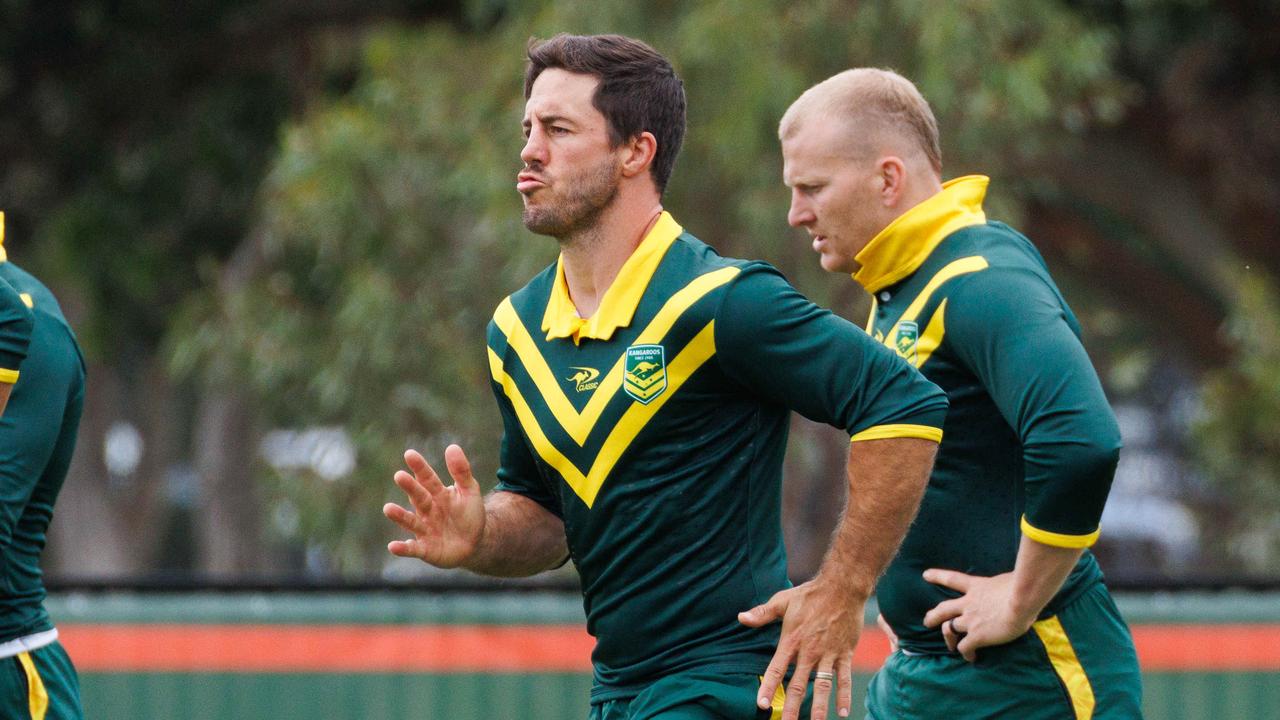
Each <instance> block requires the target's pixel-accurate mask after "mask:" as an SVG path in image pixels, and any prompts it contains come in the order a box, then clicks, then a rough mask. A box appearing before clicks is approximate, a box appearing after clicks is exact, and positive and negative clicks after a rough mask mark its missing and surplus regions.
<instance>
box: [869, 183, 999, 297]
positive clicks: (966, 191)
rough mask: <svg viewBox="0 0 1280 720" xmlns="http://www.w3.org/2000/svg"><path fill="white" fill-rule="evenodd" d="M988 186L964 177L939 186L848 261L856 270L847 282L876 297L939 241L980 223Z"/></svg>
mask: <svg viewBox="0 0 1280 720" xmlns="http://www.w3.org/2000/svg"><path fill="white" fill-rule="evenodd" d="M989 182H991V178H989V177H987V176H985V175H965V176H964V177H958V178H956V179H954V180H949V181H947V182H945V183H943V184H942V191H941V192H939V193H938V194H936V195H934V196H933V197H931V198H929V199H928V200H925V201H924V202H922V203H920V204H919V205H916V206H915V207H913V208H911V209H910V210H908V211H906V212H905V213H903V214H902V215H900V216H898V218H897V219H895V220H894V221H893V222H891V223H889V225H888V226H887V227H885V229H883V230H881V231H880V234H878V235H876V236H875V237H874V238H872V239H871V242H869V243H867V246H866V247H864V248H862V250H861V251H860V252H859V253H858V254H857V255H855V256H854V258H853V259H854V260H856V261H857V262H858V264H859V265H861V266H862V267H860V268H858V271H857V272H855V273H854V274H853V279H854V280H857V281H858V284H860V285H862V287H864V288H866V289H867V292H871V293H875V292H879V291H880V290H882V289H883V288H887V287H889V286H890V285H893V284H894V283H896V282H898V281H899V280H902V279H903V278H905V277H907V276H908V275H910V274H911V273H913V272H915V271H916V270H917V269H919V268H920V266H921V265H923V264H924V261H925V260H927V259H928V258H929V254H930V253H932V252H933V249H934V248H936V247H937V246H938V243H940V242H942V240H943V238H945V237H947V236H948V235H950V234H951V233H953V232H955V231H957V230H959V229H960V228H965V227H969V226H970V225H981V224H983V223H985V222H986V221H987V215H986V213H984V212H983V211H982V200H983V198H984V197H986V195H987V184H988V183H989Z"/></svg>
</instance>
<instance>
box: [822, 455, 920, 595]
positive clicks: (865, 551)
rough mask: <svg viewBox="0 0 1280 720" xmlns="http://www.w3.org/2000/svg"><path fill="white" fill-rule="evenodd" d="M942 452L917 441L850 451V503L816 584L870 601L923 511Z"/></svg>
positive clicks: (846, 506)
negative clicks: (923, 500) (936, 459)
mask: <svg viewBox="0 0 1280 720" xmlns="http://www.w3.org/2000/svg"><path fill="white" fill-rule="evenodd" d="M937 449H938V445H937V443H935V442H933V441H930V440H921V439H917V438H887V439H883V440H864V441H860V442H855V443H853V444H852V445H851V446H850V448H849V467H848V474H849V500H848V502H847V503H846V505H845V511H844V515H843V516H842V517H841V519H840V522H839V524H838V526H837V527H836V531H835V535H834V537H833V539H832V542H831V548H830V549H829V550H828V551H827V556H826V558H825V559H824V560H823V562H822V567H821V569H820V570H819V573H818V577H817V578H815V581H818V582H821V583H824V584H830V585H833V586H836V587H838V588H839V589H840V591H841V592H842V593H844V594H845V595H847V596H848V597H850V598H851V599H854V600H858V599H860V600H863V601H865V600H866V598H867V597H868V596H869V595H870V594H871V591H872V590H873V589H874V588H875V584H876V580H877V579H878V578H879V577H880V574H881V573H882V572H884V569H885V567H886V566H887V565H888V564H889V561H890V560H891V559H892V558H893V556H894V554H895V553H896V552H897V550H898V546H899V545H900V544H901V543H902V538H903V537H904V536H905V535H906V533H907V528H908V527H909V526H910V525H911V520H912V519H913V518H914V517H915V514H916V510H917V509H919V507H920V499H921V497H922V496H923V495H924V489H925V486H926V485H927V484H928V481H929V473H930V471H931V470H932V469H933V458H934V455H935V454H936V452H937Z"/></svg>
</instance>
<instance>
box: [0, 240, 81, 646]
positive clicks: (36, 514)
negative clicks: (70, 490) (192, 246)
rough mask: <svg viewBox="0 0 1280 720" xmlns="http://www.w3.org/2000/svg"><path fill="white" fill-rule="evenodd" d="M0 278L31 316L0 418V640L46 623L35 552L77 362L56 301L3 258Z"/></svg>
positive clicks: (57, 482) (76, 410)
mask: <svg viewBox="0 0 1280 720" xmlns="http://www.w3.org/2000/svg"><path fill="white" fill-rule="evenodd" d="M0 279H2V280H4V281H5V282H7V283H8V284H10V285H12V286H13V288H14V289H15V290H17V291H18V292H19V293H21V294H22V297H23V299H24V300H27V299H29V304H30V306H31V312H32V316H33V319H34V322H33V326H32V330H31V344H30V346H29V347H28V349H27V357H26V360H24V361H23V363H22V377H21V378H20V379H19V381H18V382H17V384H15V385H14V387H13V394H12V395H10V397H9V406H8V408H7V409H6V410H5V412H4V416H3V417H0V643H3V642H7V641H9V640H13V639H16V638H19V637H24V636H27V635H31V634H33V633H38V632H42V631H45V630H49V629H51V628H52V627H53V625H52V622H51V621H50V619H49V615H48V613H46V612H45V610H44V605H43V602H44V596H45V592H44V582H43V580H42V577H41V571H40V552H41V551H42V550H43V549H44V544H45V531H46V530H47V529H48V527H49V521H50V520H51V519H52V517H53V503H54V501H55V500H56V499H57V497H58V491H59V490H61V489H62V482H63V480H64V479H65V478H66V474H67V467H68V466H69V465H70V463H71V453H72V450H74V448H75V441H76V431H77V429H78V428H79V424H80V410H81V406H82V405H83V402H84V362H83V360H82V359H81V357H80V348H79V347H78V346H77V344H76V340H75V336H74V335H73V334H72V332H71V328H70V326H69V325H68V324H67V321H66V319H65V318H64V317H63V316H62V311H61V309H59V307H58V302H57V300H55V299H54V297H53V294H52V293H50V292H49V290H48V288H46V287H45V286H44V285H43V284H41V283H40V281H38V280H36V279H35V278H34V277H32V276H31V275H30V274H28V273H27V272H25V271H23V270H22V269H20V268H18V267H17V266H15V265H14V264H13V263H10V262H7V261H5V258H4V257H3V254H2V253H0Z"/></svg>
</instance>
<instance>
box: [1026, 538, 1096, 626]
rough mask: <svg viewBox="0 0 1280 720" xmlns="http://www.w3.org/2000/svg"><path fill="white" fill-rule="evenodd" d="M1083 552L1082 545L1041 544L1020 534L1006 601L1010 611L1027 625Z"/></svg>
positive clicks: (1068, 573)
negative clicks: (1070, 546)
mask: <svg viewBox="0 0 1280 720" xmlns="http://www.w3.org/2000/svg"><path fill="white" fill-rule="evenodd" d="M1083 553H1084V548H1066V547H1056V546H1054V545H1045V544H1044V543H1039V542H1036V541H1035V540H1032V539H1031V538H1029V537H1027V536H1026V535H1023V536H1022V542H1021V543H1020V544H1019V545H1018V560H1017V562H1016V564H1015V565H1014V568H1013V587H1012V588H1011V592H1010V596H1009V602H1010V605H1012V608H1011V609H1012V610H1013V612H1014V614H1015V615H1016V616H1017V617H1020V618H1023V619H1025V621H1026V625H1027V627H1030V626H1031V623H1032V622H1034V621H1035V619H1036V616H1037V615H1039V614H1040V611H1041V610H1043V609H1044V607H1045V606H1046V605H1048V604H1049V601H1050V600H1052V599H1053V596H1054V595H1056V594H1057V592H1058V589H1059V588H1061V587H1062V583H1064V582H1066V580H1067V576H1068V575H1070V574H1071V569H1072V568H1074V567H1075V566H1076V561H1077V560H1079V559H1080V555H1081V554H1083Z"/></svg>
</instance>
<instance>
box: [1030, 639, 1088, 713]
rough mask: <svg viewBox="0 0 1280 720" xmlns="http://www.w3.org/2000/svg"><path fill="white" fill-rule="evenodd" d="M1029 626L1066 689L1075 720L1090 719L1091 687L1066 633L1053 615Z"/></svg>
mask: <svg viewBox="0 0 1280 720" xmlns="http://www.w3.org/2000/svg"><path fill="white" fill-rule="evenodd" d="M1031 627H1033V628H1035V631H1036V635H1039V636H1040V642H1042V643H1044V649H1045V650H1046V651H1048V653H1049V662H1051V663H1053V669H1054V671H1055V672H1057V673H1058V677H1060V678H1062V684H1063V685H1066V686H1067V694H1068V695H1070V696H1071V707H1072V709H1073V710H1074V711H1075V714H1076V720H1089V718H1092V717H1093V706H1094V697H1093V686H1092V685H1090V684H1089V676H1088V675H1085V674H1084V668H1083V667H1081V665H1080V659H1079V658H1077V657H1076V651H1075V649H1074V648H1072V647H1071V641H1070V640H1069V639H1067V631H1066V630H1065V629H1063V627H1062V622H1061V621H1059V620H1058V617H1057V616H1056V615H1055V616H1053V617H1050V618H1045V619H1044V620H1040V621H1039V622H1036V623H1035V624H1033V625H1032V626H1031Z"/></svg>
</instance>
